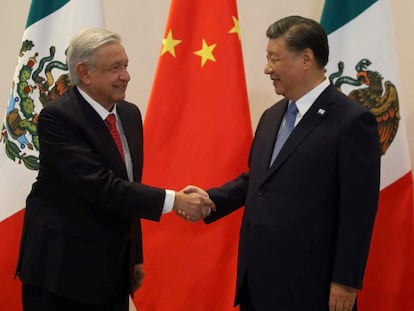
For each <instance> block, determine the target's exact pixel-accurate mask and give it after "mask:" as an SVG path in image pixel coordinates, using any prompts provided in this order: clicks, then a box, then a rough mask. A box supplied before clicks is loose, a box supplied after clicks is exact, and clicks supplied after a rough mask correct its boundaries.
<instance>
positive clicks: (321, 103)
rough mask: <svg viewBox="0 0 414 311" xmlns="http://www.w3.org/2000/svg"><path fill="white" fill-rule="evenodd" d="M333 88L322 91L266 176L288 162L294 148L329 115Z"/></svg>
mask: <svg viewBox="0 0 414 311" xmlns="http://www.w3.org/2000/svg"><path fill="white" fill-rule="evenodd" d="M331 88H333V86H329V87H328V88H327V89H326V90H324V91H323V92H322V93H321V95H320V96H319V97H318V98H317V99H316V101H315V102H314V103H313V104H312V106H311V107H310V108H309V110H308V111H307V112H306V113H305V115H304V116H303V117H302V119H301V120H300V122H299V123H298V124H297V125H296V127H295V129H294V130H293V132H292V133H291V135H290V136H289V138H288V139H287V140H286V143H285V144H284V146H283V147H282V149H281V150H280V153H279V155H278V156H277V158H276V159H275V161H274V162H273V165H272V166H271V167H270V169H269V170H268V172H267V174H266V175H265V176H266V178H268V177H269V176H271V175H272V174H274V173H275V172H276V171H277V170H278V168H279V167H280V166H282V165H283V164H284V163H285V162H286V160H287V159H288V158H289V156H290V155H291V154H292V152H294V150H295V149H296V148H298V147H299V146H300V144H301V143H302V142H303V141H304V140H305V139H306V137H307V136H308V135H310V134H311V133H312V131H313V130H314V129H315V128H316V127H317V126H318V125H319V123H320V122H321V121H322V120H323V119H324V118H325V117H326V116H327V115H329V110H330V109H331V108H332V107H331V104H333V101H332V98H331V94H332V92H331Z"/></svg>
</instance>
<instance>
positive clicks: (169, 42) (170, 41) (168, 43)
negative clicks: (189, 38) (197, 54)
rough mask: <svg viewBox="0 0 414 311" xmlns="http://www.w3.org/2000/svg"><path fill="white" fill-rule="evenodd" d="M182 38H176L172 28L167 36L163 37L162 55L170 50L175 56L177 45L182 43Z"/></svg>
mask: <svg viewBox="0 0 414 311" xmlns="http://www.w3.org/2000/svg"><path fill="white" fill-rule="evenodd" d="M181 41H182V40H175V39H174V38H173V34H172V30H171V29H170V31H169V32H168V35H167V37H166V38H164V39H162V51H161V55H163V54H164V53H166V52H169V53H170V54H171V55H172V56H174V57H175V46H176V45H178V44H180V43H181Z"/></svg>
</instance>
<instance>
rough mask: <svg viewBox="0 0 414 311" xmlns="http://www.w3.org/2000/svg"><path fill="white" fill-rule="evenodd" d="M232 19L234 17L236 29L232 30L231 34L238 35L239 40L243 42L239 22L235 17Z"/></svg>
mask: <svg viewBox="0 0 414 311" xmlns="http://www.w3.org/2000/svg"><path fill="white" fill-rule="evenodd" d="M232 17H233V23H234V27H233V28H232V29H230V31H229V33H237V35H238V36H239V40H241V35H240V25H239V20H238V19H237V18H235V17H234V16H232Z"/></svg>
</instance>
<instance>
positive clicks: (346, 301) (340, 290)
mask: <svg viewBox="0 0 414 311" xmlns="http://www.w3.org/2000/svg"><path fill="white" fill-rule="evenodd" d="M356 295H357V289H356V288H353V287H350V286H346V285H342V284H339V283H334V282H332V283H331V292H330V294H329V311H352V308H353V307H354V304H355V300H356Z"/></svg>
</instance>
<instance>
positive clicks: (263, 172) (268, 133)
mask: <svg viewBox="0 0 414 311" xmlns="http://www.w3.org/2000/svg"><path fill="white" fill-rule="evenodd" d="M287 106H288V100H282V101H281V102H278V103H277V104H275V106H274V108H273V109H272V108H271V109H270V111H269V114H268V115H267V116H266V118H267V119H266V120H263V122H264V125H263V131H261V132H260V134H259V135H260V136H263V138H261V137H256V138H255V144H257V146H255V148H257V149H258V150H262V152H263V155H262V156H261V158H262V159H263V160H262V161H258V162H257V169H258V172H259V176H267V174H268V171H269V165H270V159H271V157H272V153H273V147H274V145H275V142H276V136H277V132H278V130H279V127H280V124H281V123H282V120H283V117H284V115H285V112H286V109H287Z"/></svg>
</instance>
